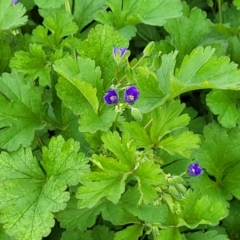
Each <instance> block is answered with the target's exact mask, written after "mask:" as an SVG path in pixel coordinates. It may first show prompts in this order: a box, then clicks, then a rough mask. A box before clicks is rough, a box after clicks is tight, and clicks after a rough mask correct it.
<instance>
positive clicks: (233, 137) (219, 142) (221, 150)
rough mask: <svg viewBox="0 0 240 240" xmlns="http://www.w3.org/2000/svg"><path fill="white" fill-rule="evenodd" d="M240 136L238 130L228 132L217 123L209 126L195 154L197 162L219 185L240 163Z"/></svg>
mask: <svg viewBox="0 0 240 240" xmlns="http://www.w3.org/2000/svg"><path fill="white" fill-rule="evenodd" d="M239 134H240V132H239V130H238V129H232V131H227V130H226V129H224V128H222V127H220V126H219V125H217V124H216V123H213V124H211V125H208V126H207V127H205V129H204V141H203V142H202V145H201V148H199V149H198V150H197V151H196V152H195V153H194V158H195V160H196V161H198V162H199V163H200V164H201V166H203V167H204V168H205V169H206V171H207V172H208V173H209V174H210V175H211V176H214V177H215V178H216V181H217V182H219V183H220V182H221V181H222V180H223V178H224V176H225V175H226V174H229V169H230V168H232V167H233V166H234V165H235V164H237V163H238V161H239V157H240V156H239V151H238V146H239V143H238V142H239ZM235 169H236V168H235ZM235 176H236V175H235ZM229 177H230V175H229ZM231 177H232V176H231ZM236 177H237V176H236ZM224 181H225V178H224Z"/></svg>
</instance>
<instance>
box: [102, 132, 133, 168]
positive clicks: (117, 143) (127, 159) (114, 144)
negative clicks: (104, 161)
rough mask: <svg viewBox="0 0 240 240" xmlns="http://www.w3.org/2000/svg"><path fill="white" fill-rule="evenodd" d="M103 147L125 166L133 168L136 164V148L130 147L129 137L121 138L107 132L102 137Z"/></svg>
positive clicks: (114, 133) (116, 134)
mask: <svg viewBox="0 0 240 240" xmlns="http://www.w3.org/2000/svg"><path fill="white" fill-rule="evenodd" d="M102 141H103V143H104V147H105V148H107V149H108V150H110V151H111V152H112V153H114V154H115V156H116V157H117V158H118V159H119V160H120V162H121V163H123V164H124V165H126V166H129V167H130V168H132V169H133V168H134V166H135V164H136V160H135V154H136V148H135V147H134V146H131V145H132V144H131V139H130V138H129V135H126V134H125V135H123V136H122V138H121V137H120V136H119V134H118V132H116V131H115V132H107V133H105V134H103V135H102Z"/></svg>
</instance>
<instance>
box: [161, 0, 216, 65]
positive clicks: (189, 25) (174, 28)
mask: <svg viewBox="0 0 240 240" xmlns="http://www.w3.org/2000/svg"><path fill="white" fill-rule="evenodd" d="M170 7H171V5H170ZM183 7H184V9H183V13H184V15H183V16H181V17H178V18H172V19H169V20H168V21H167V22H166V24H164V28H165V29H166V31H167V32H168V33H169V34H170V35H171V37H172V38H171V39H172V44H173V45H174V46H175V48H176V50H178V51H179V56H178V58H179V59H181V60H182V59H183V57H184V55H186V54H188V53H190V52H191V51H192V50H193V49H194V48H195V47H197V46H198V45H200V44H201V43H202V41H203V40H204V38H205V37H206V36H207V34H208V33H209V32H210V26H211V23H210V21H209V20H208V19H206V16H207V15H206V13H205V12H203V11H202V10H201V9H199V8H193V9H192V10H191V11H190V10H189V7H188V6H187V5H186V4H184V3H183ZM186 39H187V41H186Z"/></svg>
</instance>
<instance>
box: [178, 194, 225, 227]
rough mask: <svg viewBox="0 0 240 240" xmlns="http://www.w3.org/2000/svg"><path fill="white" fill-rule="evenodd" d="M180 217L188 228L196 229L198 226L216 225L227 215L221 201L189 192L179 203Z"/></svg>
mask: <svg viewBox="0 0 240 240" xmlns="http://www.w3.org/2000/svg"><path fill="white" fill-rule="evenodd" d="M181 209H182V211H181V213H180V217H181V218H182V219H183V220H184V221H185V224H186V226H187V227H189V228H196V227H197V226H198V225H199V224H208V225H212V226H214V225H217V224H218V223H219V221H220V220H221V219H223V218H225V217H226V216H227V215H228V209H227V205H226V204H225V203H223V202H222V201H220V202H216V199H215V198H213V197H211V196H209V195H206V194H205V193H201V192H200V191H191V190H189V191H188V193H187V195H185V198H183V200H182V202H181Z"/></svg>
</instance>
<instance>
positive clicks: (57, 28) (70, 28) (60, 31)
mask: <svg viewBox="0 0 240 240" xmlns="http://www.w3.org/2000/svg"><path fill="white" fill-rule="evenodd" d="M57 2H59V1H57ZM51 13H52V14H51V16H46V17H45V18H44V21H43V25H44V26H45V27H46V28H47V29H49V30H50V32H51V33H52V34H53V35H54V36H55V41H56V43H57V44H59V43H60V41H61V40H62V38H63V37H66V36H70V35H72V34H75V33H76V32H77V31H78V26H77V24H76V23H75V22H73V21H72V20H73V16H72V15H71V14H69V13H68V12H66V11H64V10H55V11H53V12H51Z"/></svg>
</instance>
